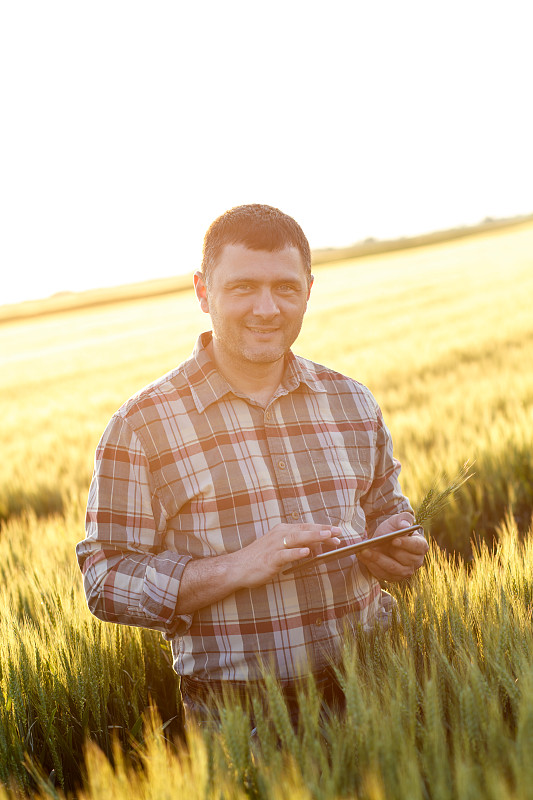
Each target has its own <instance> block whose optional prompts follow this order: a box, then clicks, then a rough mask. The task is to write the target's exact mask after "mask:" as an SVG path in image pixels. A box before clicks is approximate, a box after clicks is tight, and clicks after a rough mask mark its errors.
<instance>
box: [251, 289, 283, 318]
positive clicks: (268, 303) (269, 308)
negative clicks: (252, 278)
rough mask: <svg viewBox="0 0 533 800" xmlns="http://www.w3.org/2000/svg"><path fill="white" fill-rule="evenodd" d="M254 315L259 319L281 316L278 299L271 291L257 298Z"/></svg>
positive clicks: (263, 292) (259, 294) (266, 290)
mask: <svg viewBox="0 0 533 800" xmlns="http://www.w3.org/2000/svg"><path fill="white" fill-rule="evenodd" d="M254 314H255V315H256V316H257V317H275V316H276V314H279V307H278V304H277V302H276V298H275V297H274V295H273V294H272V292H271V291H270V289H264V290H263V291H261V292H259V293H258V294H257V296H256V298H255V303H254Z"/></svg>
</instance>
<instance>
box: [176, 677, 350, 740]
mask: <svg viewBox="0 0 533 800" xmlns="http://www.w3.org/2000/svg"><path fill="white" fill-rule="evenodd" d="M313 679H314V682H315V684H316V687H317V690H318V692H319V693H320V695H321V697H322V707H323V708H324V709H327V710H328V711H332V712H334V713H342V711H343V710H344V706H345V698H344V693H343V691H342V689H341V687H340V685H339V682H338V681H337V678H336V676H335V673H334V671H333V670H332V669H331V668H329V667H328V668H327V669H325V670H322V672H318V673H314V674H313ZM279 685H280V688H281V690H282V693H283V697H284V700H285V703H286V704H287V710H288V712H289V715H290V718H291V722H292V724H293V727H294V728H297V726H298V686H299V684H296V683H292V682H285V683H283V682H280V684H279ZM260 690H261V684H260V683H259V682H257V683H256V682H253V681H250V682H247V681H200V680H197V679H196V678H189V677H188V676H182V678H181V698H182V703H183V710H184V715H185V726H186V727H187V726H188V725H190V724H191V723H195V724H199V725H204V726H205V725H208V724H215V725H216V724H217V722H218V721H219V717H218V713H217V705H218V704H219V703H222V702H223V700H224V698H225V697H228V698H234V699H235V700H236V701H238V702H241V703H242V704H243V706H245V705H246V702H247V700H248V699H249V698H250V696H251V695H253V694H256V695H257V696H261V691H260ZM250 728H251V731H252V732H253V730H254V721H253V714H251V715H250Z"/></svg>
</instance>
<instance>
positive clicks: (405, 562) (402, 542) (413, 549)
mask: <svg viewBox="0 0 533 800" xmlns="http://www.w3.org/2000/svg"><path fill="white" fill-rule="evenodd" d="M413 524H414V520H413V516H412V514H409V513H408V512H403V513H401V514H394V516H392V517H389V519H386V520H385V521H384V522H382V523H381V525H378V527H377V528H376V532H375V533H374V536H373V537H372V538H373V539H377V538H379V536H383V534H384V533H390V532H391V531H395V530H398V529H400V528H407V527H409V525H413ZM428 549H429V548H428V543H427V542H426V540H425V538H424V536H423V535H422V534H421V533H413V534H411V536H399V537H398V538H397V539H393V540H392V542H389V543H388V544H384V545H382V546H381V547H378V546H377V545H376V547H369V548H368V549H366V550H362V551H361V553H359V555H358V556H357V558H358V559H359V561H360V562H361V563H362V564H364V565H365V567H366V568H367V569H368V571H369V572H371V573H372V575H374V577H376V578H377V579H378V580H380V581H402V580H405V579H406V578H410V577H411V576H412V575H414V573H415V572H416V570H417V569H419V568H420V567H421V566H422V564H423V563H424V556H425V555H426V553H427V551H428Z"/></svg>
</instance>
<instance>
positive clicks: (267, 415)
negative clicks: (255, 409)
mask: <svg viewBox="0 0 533 800" xmlns="http://www.w3.org/2000/svg"><path fill="white" fill-rule="evenodd" d="M270 416H271V415H270V411H267V412H266V414H265V419H270Z"/></svg>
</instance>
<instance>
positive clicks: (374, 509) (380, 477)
mask: <svg viewBox="0 0 533 800" xmlns="http://www.w3.org/2000/svg"><path fill="white" fill-rule="evenodd" d="M376 408H377V432H376V446H375V453H374V456H375V461H374V476H373V480H372V485H371V487H370V489H369V490H368V492H367V493H366V494H365V495H364V497H363V498H361V507H362V509H363V511H364V512H365V517H366V523H367V532H368V536H369V537H371V536H373V535H374V533H375V531H376V528H377V527H378V526H379V525H380V524H381V523H382V522H383V521H384V520H386V519H387V518H388V517H391V516H392V515H393V514H399V513H401V512H402V511H409V512H410V513H411V514H412V513H413V509H412V508H411V504H410V503H409V500H408V499H407V497H405V496H404V494H403V493H402V490H401V488H400V482H399V479H398V476H399V474H400V470H401V466H400V462H399V461H398V459H396V458H395V457H394V455H393V450H392V437H391V435H390V431H389V429H388V428H387V426H386V425H385V421H384V419H383V415H382V413H381V410H380V408H379V406H377V404H376Z"/></svg>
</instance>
